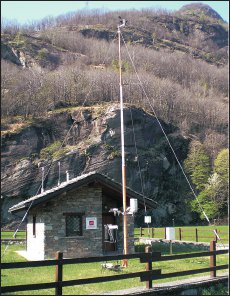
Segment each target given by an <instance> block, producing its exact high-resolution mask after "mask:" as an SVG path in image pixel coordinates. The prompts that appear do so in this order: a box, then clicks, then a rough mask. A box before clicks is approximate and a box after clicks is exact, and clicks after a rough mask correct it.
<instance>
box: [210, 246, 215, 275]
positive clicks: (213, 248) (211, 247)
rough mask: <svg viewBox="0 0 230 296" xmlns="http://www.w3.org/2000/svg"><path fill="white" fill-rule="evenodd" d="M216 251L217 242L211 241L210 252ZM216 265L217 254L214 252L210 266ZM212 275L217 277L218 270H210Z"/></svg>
mask: <svg viewBox="0 0 230 296" xmlns="http://www.w3.org/2000/svg"><path fill="white" fill-rule="evenodd" d="M213 251H216V242H215V241H211V242H210V252H213ZM215 266H216V254H213V255H211V256H210V267H215ZM210 276H211V277H216V270H213V271H210Z"/></svg>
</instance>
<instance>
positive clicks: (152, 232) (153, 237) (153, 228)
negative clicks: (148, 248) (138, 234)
mask: <svg viewBox="0 0 230 296" xmlns="http://www.w3.org/2000/svg"><path fill="white" fill-rule="evenodd" d="M152 238H154V228H153V227H152Z"/></svg>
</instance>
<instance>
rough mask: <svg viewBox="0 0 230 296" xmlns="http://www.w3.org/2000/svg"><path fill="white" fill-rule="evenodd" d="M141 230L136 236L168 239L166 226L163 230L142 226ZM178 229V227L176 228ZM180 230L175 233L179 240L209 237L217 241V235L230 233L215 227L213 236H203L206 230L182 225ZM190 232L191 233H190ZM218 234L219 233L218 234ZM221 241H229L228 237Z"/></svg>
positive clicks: (197, 239)
mask: <svg viewBox="0 0 230 296" xmlns="http://www.w3.org/2000/svg"><path fill="white" fill-rule="evenodd" d="M139 229H140V232H139V233H136V234H135V236H138V237H139V236H140V237H149V238H150V237H151V238H164V239H166V227H165V228H163V229H162V230H161V231H159V230H158V228H154V227H150V228H142V227H140V228H139ZM175 229H176V228H175ZM176 230H177V231H178V232H177V233H175V235H177V236H178V240H180V241H182V240H183V239H187V238H192V239H195V241H196V242H199V241H200V242H202V239H203V238H207V239H210V240H213V239H214V240H215V241H216V242H217V241H218V240H219V239H218V236H217V235H222V234H228V232H224V231H218V229H215V232H216V233H215V232H214V231H213V235H212V236H203V235H200V234H199V231H200V232H203V231H204V230H199V229H198V228H193V229H190V230H184V229H182V228H181V227H179V228H177V229H176ZM188 233H189V235H188ZM216 234H217V235H216ZM221 241H228V240H227V239H222V238H221Z"/></svg>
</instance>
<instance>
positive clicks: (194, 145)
mask: <svg viewBox="0 0 230 296" xmlns="http://www.w3.org/2000/svg"><path fill="white" fill-rule="evenodd" d="M184 166H185V169H186V171H187V172H188V173H189V175H190V177H191V180H192V183H193V184H194V185H195V186H196V189H197V190H198V191H202V190H203V189H204V188H205V185H206V184H207V181H208V178H209V177H210V174H211V163H210V159H209V156H208V154H207V153H206V151H205V149H204V146H203V144H201V143H200V142H199V141H192V142H191V143H190V146H189V153H188V157H187V159H186V160H185V162H184Z"/></svg>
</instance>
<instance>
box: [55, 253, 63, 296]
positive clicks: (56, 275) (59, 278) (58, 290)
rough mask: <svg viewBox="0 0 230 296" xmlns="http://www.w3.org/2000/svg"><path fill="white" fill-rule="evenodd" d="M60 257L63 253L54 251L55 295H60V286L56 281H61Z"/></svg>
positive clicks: (61, 267)
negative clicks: (55, 263) (55, 261)
mask: <svg viewBox="0 0 230 296" xmlns="http://www.w3.org/2000/svg"><path fill="white" fill-rule="evenodd" d="M62 259H63V253H62V252H56V260H58V262H57V265H56V273H55V281H56V282H57V286H56V288H55V296H62V286H61V285H60V284H59V283H58V282H62V269H63V265H62Z"/></svg>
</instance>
